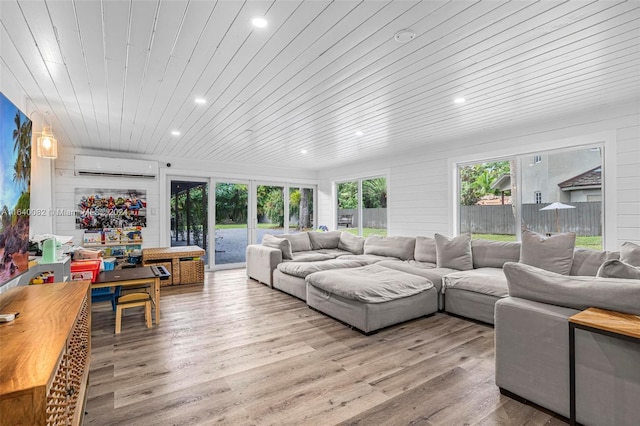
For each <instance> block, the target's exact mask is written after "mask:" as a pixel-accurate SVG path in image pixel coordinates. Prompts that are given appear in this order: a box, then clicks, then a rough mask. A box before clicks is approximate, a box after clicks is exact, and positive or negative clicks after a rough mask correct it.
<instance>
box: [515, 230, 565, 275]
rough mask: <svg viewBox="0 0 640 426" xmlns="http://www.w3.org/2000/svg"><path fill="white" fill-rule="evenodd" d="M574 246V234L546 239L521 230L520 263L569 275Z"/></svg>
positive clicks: (557, 235) (558, 235)
mask: <svg viewBox="0 0 640 426" xmlns="http://www.w3.org/2000/svg"><path fill="white" fill-rule="evenodd" d="M575 245H576V234H575V233H574V232H568V233H565V234H556V235H552V236H550V237H546V236H544V235H542V234H538V233H537V232H533V231H529V230H528V229H523V230H522V245H521V246H520V263H524V264H527V265H531V266H535V267H537V268H541V269H545V270H547V271H550V272H556V273H558V274H562V275H569V272H571V264H572V263H573V250H574V248H575Z"/></svg>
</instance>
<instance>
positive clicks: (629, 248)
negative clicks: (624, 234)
mask: <svg viewBox="0 0 640 426" xmlns="http://www.w3.org/2000/svg"><path fill="white" fill-rule="evenodd" d="M620 260H621V261H623V262H624V263H628V264H629V265H633V266H640V246H639V245H637V244H634V243H632V242H629V241H626V242H624V243H623V244H622V247H621V248H620Z"/></svg>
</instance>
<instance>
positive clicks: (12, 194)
mask: <svg viewBox="0 0 640 426" xmlns="http://www.w3.org/2000/svg"><path fill="white" fill-rule="evenodd" d="M16 112H20V114H21V115H22V117H21V122H25V121H26V120H28V118H27V116H26V115H24V114H23V113H22V112H21V111H19V110H18V108H17V107H16V106H15V105H14V104H13V103H11V101H9V100H8V99H7V98H6V97H5V96H4V94H2V93H0V208H2V206H5V205H6V206H7V207H9V209H13V208H14V207H15V205H16V203H17V202H18V198H20V194H21V190H20V188H19V187H16V184H15V182H14V181H13V166H14V164H15V163H16V157H17V153H16V152H15V151H14V150H13V130H14V128H15V126H16V124H15V122H14V118H15V116H16Z"/></svg>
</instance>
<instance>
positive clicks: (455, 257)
mask: <svg viewBox="0 0 640 426" xmlns="http://www.w3.org/2000/svg"><path fill="white" fill-rule="evenodd" d="M434 237H435V240H436V264H437V265H438V268H450V269H457V270H458V271H468V270H470V269H473V260H472V255H471V234H462V235H458V236H457V237H454V238H449V237H447V236H445V235H440V234H435V236H434Z"/></svg>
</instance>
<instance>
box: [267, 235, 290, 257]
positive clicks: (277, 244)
mask: <svg viewBox="0 0 640 426" xmlns="http://www.w3.org/2000/svg"><path fill="white" fill-rule="evenodd" d="M262 245H263V246H265V247H271V248H275V249H279V250H280V251H282V258H283V259H293V253H292V251H291V241H289V240H287V239H285V238H277V237H275V236H274V235H270V234H266V235H265V236H264V237H262Z"/></svg>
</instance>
